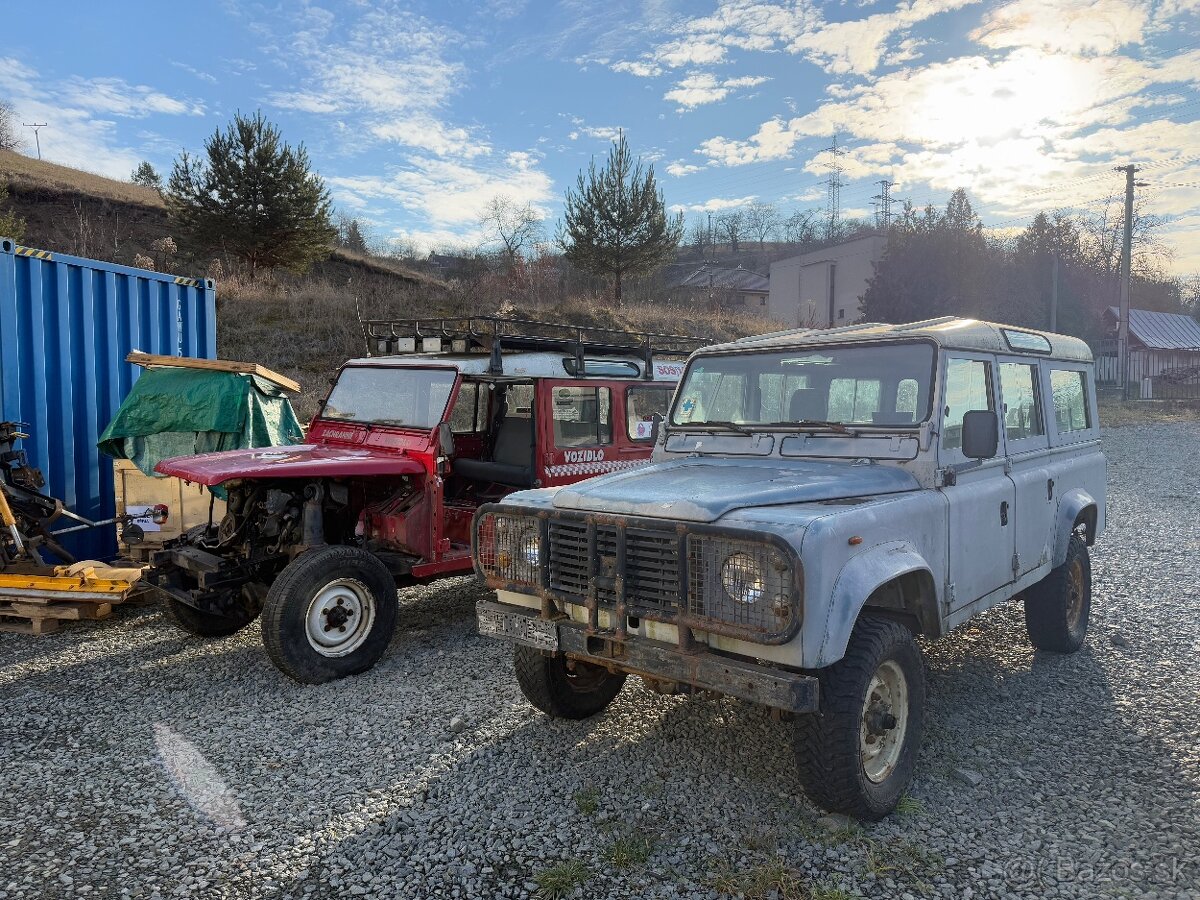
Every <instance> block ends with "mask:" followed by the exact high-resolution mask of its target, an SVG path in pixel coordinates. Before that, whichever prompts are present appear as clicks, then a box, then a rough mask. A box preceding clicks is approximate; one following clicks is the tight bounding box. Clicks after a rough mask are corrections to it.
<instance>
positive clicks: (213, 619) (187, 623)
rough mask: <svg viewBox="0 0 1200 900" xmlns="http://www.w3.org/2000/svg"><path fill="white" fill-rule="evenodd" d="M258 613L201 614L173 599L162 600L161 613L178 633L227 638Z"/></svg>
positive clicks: (247, 610)
mask: <svg viewBox="0 0 1200 900" xmlns="http://www.w3.org/2000/svg"><path fill="white" fill-rule="evenodd" d="M259 611H260V610H259V609H256V608H243V609H239V610H238V611H237V614H236V615H232V616H219V615H216V614H215V613H207V612H201V611H200V610H198V609H196V608H194V607H191V606H188V605H187V604H186V603H184V602H182V601H181V600H176V599H175V598H174V597H164V598H163V612H164V613H166V615H167V618H168V619H170V620H171V623H172V624H173V625H174V626H175V627H176V628H178V629H179V630H180V631H186V632H187V633H188V634H194V635H195V636H196V637H204V638H217V637H229V635H231V634H235V633H236V632H239V631H241V630H242V629H243V628H245V627H246V626H247V625H249V624H250V623H251V622H253V621H254V620H255V619H256V618H258V614H259Z"/></svg>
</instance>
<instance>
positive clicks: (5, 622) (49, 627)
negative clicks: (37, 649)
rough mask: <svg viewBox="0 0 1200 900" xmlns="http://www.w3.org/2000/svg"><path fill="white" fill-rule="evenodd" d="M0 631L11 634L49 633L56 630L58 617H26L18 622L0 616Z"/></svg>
mask: <svg viewBox="0 0 1200 900" xmlns="http://www.w3.org/2000/svg"><path fill="white" fill-rule="evenodd" d="M0 631H7V632H9V633H12V634H50V633H51V632H53V631H58V619H27V620H25V621H24V622H18V621H15V620H13V619H3V618H0Z"/></svg>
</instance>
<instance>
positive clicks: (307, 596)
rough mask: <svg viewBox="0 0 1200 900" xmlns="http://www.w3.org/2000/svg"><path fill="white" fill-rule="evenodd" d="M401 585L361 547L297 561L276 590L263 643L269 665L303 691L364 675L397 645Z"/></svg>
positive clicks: (271, 597) (268, 606)
mask: <svg viewBox="0 0 1200 900" xmlns="http://www.w3.org/2000/svg"><path fill="white" fill-rule="evenodd" d="M397 606H398V604H397V600H396V581H395V579H394V578H393V577H392V574H391V573H390V572H389V571H388V569H387V567H386V566H385V565H384V564H383V563H382V562H380V561H379V559H378V557H376V556H374V555H373V554H371V553H368V552H367V551H366V550H360V549H359V548H357V547H336V546H335V547H321V548H318V549H315V550H309V551H308V552H306V553H303V554H301V555H300V556H298V557H296V559H294V560H293V561H292V562H291V563H290V564H289V565H288V567H287V568H286V569H284V570H283V571H282V572H281V573H280V574H279V577H278V578H276V579H275V583H274V584H273V585H271V590H270V592H269V593H268V594H267V602H266V606H265V607H264V608H263V616H262V636H263V644H264V646H265V647H266V648H267V655H268V656H269V657H270V658H271V662H273V663H274V664H275V666H276V667H277V668H278V669H279V670H280V671H282V672H284V673H285V674H287V675H290V676H291V677H292V678H294V679H296V681H299V682H303V683H304V684H321V683H323V682H326V681H333V680H334V679H336V678H345V677H346V676H347V675H357V674H359V673H360V672H365V671H366V670H367V669H369V668H371V666H373V665H375V663H376V662H378V661H379V658H380V657H381V656H383V652H384V651H385V650H386V649H387V646H388V644H389V643H390V642H391V639H392V632H393V631H395V628H396V614H397Z"/></svg>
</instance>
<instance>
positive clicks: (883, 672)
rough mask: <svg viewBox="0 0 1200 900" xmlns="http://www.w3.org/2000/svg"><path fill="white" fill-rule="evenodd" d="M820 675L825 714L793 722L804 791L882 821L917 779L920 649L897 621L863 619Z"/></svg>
mask: <svg viewBox="0 0 1200 900" xmlns="http://www.w3.org/2000/svg"><path fill="white" fill-rule="evenodd" d="M817 677H818V679H819V680H820V707H821V708H820V712H817V713H813V714H811V715H804V716H798V717H797V718H796V726H795V749H796V761H797V763H798V765H799V768H800V781H801V784H802V785H803V786H804V792H805V793H806V794H808V796H809V797H810V798H811V799H812V800H813V802H814V803H817V804H818V805H820V806H822V807H824V808H825V809H827V810H830V811H831V812H839V813H845V814H846V815H849V816H853V817H854V818H856V819H864V820H867V821H877V820H879V819H882V818H883V817H884V816H886V815H887V814H888V813H890V812H891V811H892V810H893V809H895V808H896V803H897V802H898V801H899V800H900V796H901V795H902V794H903V793H904V791H905V789H906V788H907V787H908V785H909V782H910V781H911V780H912V773H913V768H914V767H915V765H916V760H917V751H918V750H919V749H920V746H921V733H922V729H923V723H924V715H925V664H924V661H923V659H922V657H921V650H920V648H919V647H917V643H916V641H914V640H913V637H912V635H911V634H910V633H909V631H908V629H907V628H905V627H904V626H903V625H901V624H899V623H898V622H893V621H889V620H887V619H876V618H872V617H869V616H867V617H863V618H860V619H859V621H858V624H857V625H855V626H854V633H853V634H852V635H851V636H850V643H849V644H848V645H847V647H846V654H845V656H843V657H842V658H841V659H840V660H838V661H837V662H836V663H834V664H833V665H832V666H829V667H827V668H825V669H821V670H819V671H818V673H817Z"/></svg>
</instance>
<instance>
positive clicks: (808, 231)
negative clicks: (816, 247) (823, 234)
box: [783, 209, 817, 244]
mask: <svg viewBox="0 0 1200 900" xmlns="http://www.w3.org/2000/svg"><path fill="white" fill-rule="evenodd" d="M816 217H817V211H816V210H815V209H798V210H796V211H795V212H794V213H792V214H791V215H790V216H788V217H787V218H786V219H784V221H783V239H784V240H785V241H787V242H788V243H789V244H808V243H811V242H812V241H813V240H814V239H815V238H816V236H817V229H816V225H815V224H813V223H814V220H815V219H816Z"/></svg>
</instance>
